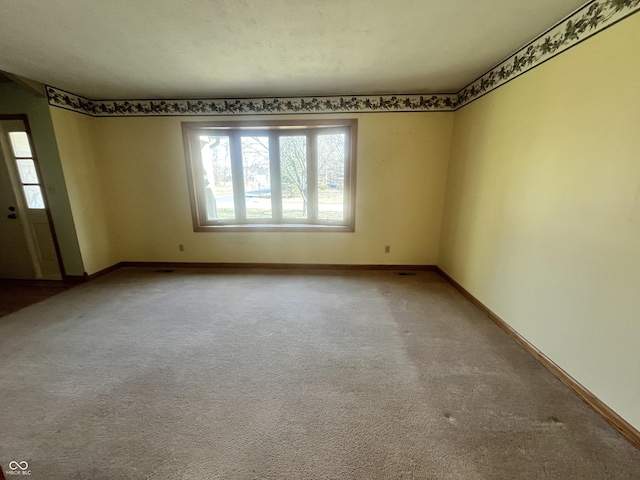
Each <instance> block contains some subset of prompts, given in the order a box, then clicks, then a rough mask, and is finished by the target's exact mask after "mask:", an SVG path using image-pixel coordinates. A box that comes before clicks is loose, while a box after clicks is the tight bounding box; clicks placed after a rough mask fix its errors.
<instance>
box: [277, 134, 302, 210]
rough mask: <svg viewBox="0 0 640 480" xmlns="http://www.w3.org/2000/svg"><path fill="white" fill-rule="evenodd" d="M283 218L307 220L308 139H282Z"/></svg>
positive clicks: (299, 137) (296, 137)
mask: <svg viewBox="0 0 640 480" xmlns="http://www.w3.org/2000/svg"><path fill="white" fill-rule="evenodd" d="M280 172H281V181H282V216H283V218H291V219H293V218H307V137H306V136H304V135H298V136H281V137H280Z"/></svg>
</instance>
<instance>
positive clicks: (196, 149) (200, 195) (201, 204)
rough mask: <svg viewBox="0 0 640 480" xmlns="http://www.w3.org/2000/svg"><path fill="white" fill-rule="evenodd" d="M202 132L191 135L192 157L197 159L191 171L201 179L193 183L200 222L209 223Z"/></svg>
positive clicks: (192, 163)
mask: <svg viewBox="0 0 640 480" xmlns="http://www.w3.org/2000/svg"><path fill="white" fill-rule="evenodd" d="M200 133H201V132H198V131H195V132H192V133H191V136H190V138H191V155H192V157H193V158H195V159H196V161H195V162H191V165H190V167H191V169H192V171H193V175H194V177H195V178H198V179H201V180H200V181H195V182H193V189H194V194H195V197H196V198H197V201H196V203H197V216H198V221H199V222H206V221H207V206H206V194H205V188H204V183H203V181H202V179H204V169H203V168H202V154H201V152H200V135H199V134H200Z"/></svg>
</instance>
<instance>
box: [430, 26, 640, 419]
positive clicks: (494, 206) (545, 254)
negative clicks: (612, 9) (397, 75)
mask: <svg viewBox="0 0 640 480" xmlns="http://www.w3.org/2000/svg"><path fill="white" fill-rule="evenodd" d="M639 51H640V15H635V16H634V17H631V18H629V19H627V20H625V21H623V22H621V23H619V24H617V25H616V26H614V27H612V28H609V29H608V30H606V31H604V32H602V33H600V34H598V35H597V36H595V37H594V38H592V39H590V40H588V41H587V42H584V43H582V44H580V45H578V46H576V47H574V48H573V49H571V50H570V51H568V52H566V53H564V54H562V55H560V56H558V57H556V58H554V59H552V60H550V61H548V62H547V63H545V64H544V65H542V66H540V67H538V68H536V69H534V70H533V71H531V72H529V73H527V74H525V75H523V76H521V77H520V78H518V79H516V80H514V81H512V82H510V83H509V84H508V85H506V86H504V87H502V88H500V89H498V90H496V91H494V92H493V93H490V94H488V95H486V96H485V97H483V98H481V99H479V100H477V101H476V102H474V103H472V104H470V105H469V106H466V107H464V108H463V109H461V110H460V111H458V112H456V114H455V122H454V133H453V139H452V151H451V160H450V162H451V163H450V170H449V174H448V181H447V191H446V201H445V207H444V216H443V227H442V238H441V243H440V253H439V260H438V264H439V266H440V267H441V268H442V269H443V270H444V271H446V272H447V273H448V274H449V275H451V276H452V277H453V278H454V279H455V280H457V281H458V282H459V283H460V284H462V286H464V287H465V288H466V289H467V290H469V291H470V292H471V293H472V294H473V295H474V296H476V297H477V298H478V299H479V300H480V301H481V302H483V303H484V304H485V305H487V307H489V308H490V309H491V310H492V311H494V312H495V313H496V314H497V315H499V316H500V317H501V318H502V319H504V320H505V321H506V322H507V323H509V324H510V325H511V326H512V327H513V328H514V329H515V330H516V331H518V332H519V333H520V334H522V335H523V336H524V337H525V338H527V339H528V340H529V341H530V342H532V343H533V344H534V345H535V346H536V347H538V348H539V349H540V350H542V351H543V352H544V353H545V354H546V355H547V356H548V357H550V358H551V359H552V360H553V361H554V362H556V363H557V364H558V365H560V366H561V367H562V368H563V369H564V370H565V371H567V372H568V373H569V374H570V375H572V376H573V377H574V378H575V379H576V380H578V381H579V382H580V383H581V384H583V385H584V386H585V387H586V388H587V389H589V390H590V391H592V392H593V393H594V394H595V395H596V396H597V397H599V398H600V399H601V400H602V401H604V402H605V403H606V404H607V405H609V406H610V407H611V408H613V409H614V410H615V411H616V412H618V413H619V414H620V415H622V416H623V417H624V418H625V419H626V420H627V421H629V422H630V423H631V424H632V425H634V426H635V427H636V428H638V429H640V408H639V406H638V405H639V403H638V402H639V399H640V354H639V353H638V352H639V351H640V349H639V347H638V342H639V341H640V113H639V112H640V88H639V87H638V86H639V85H640V56H639V55H638V52H639Z"/></svg>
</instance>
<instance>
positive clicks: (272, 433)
mask: <svg viewBox="0 0 640 480" xmlns="http://www.w3.org/2000/svg"><path fill="white" fill-rule="evenodd" d="M0 407H1V408H0V464H1V465H2V467H3V469H4V470H8V464H9V463H10V462H12V461H15V462H21V461H26V462H28V464H29V470H30V471H31V476H30V478H32V479H34V480H38V479H46V480H56V479H65V480H66V479H91V480H99V479H104V480H107V479H108V480H115V479H124V478H127V479H129V478H130V479H138V478H148V479H251V480H257V479H290V480H303V479H371V480H374V479H407V480H408V479H509V480H511V479H539V478H554V479H556V478H557V479H563V480H567V479H581V480H584V479H598V480H602V479H638V478H640V451H638V450H636V449H635V448H634V447H633V446H632V445H631V444H629V443H628V442H627V441H626V440H625V439H624V438H623V437H621V436H620V435H619V434H618V433H617V432H616V431H615V430H614V429H613V428H612V427H610V426H609V425H608V424H607V423H606V422H605V421H604V420H603V419H602V418H601V417H599V416H598V415H597V414H596V413H594V412H593V411H592V410H591V409H590V408H589V407H588V406H586V405H585V404H584V403H583V402H582V401H581V400H580V399H578V398H577V397H576V396H575V395H574V394H573V393H572V392H570V391H569V390H568V389H567V388H566V387H564V386H563V385H562V384H561V383H560V382H559V381H558V380H557V379H555V378H554V377H553V376H552V375H551V374H549V373H548V372H547V371H546V370H544V369H543V368H542V367H541V366H540V365H539V364H538V363H537V362H536V361H535V360H533V359H532V358H531V357H530V356H529V355H528V354H526V353H525V352H524V351H523V350H521V349H520V347H518V346H517V345H516V344H515V342H513V341H512V340H511V339H510V338H508V337H507V336H506V335H505V334H504V333H503V332H502V331H501V330H499V329H498V327H496V326H495V325H494V324H492V323H491V322H490V321H489V320H488V319H487V318H486V317H485V316H483V315H482V314H481V313H480V312H479V311H478V310H477V309H476V308H475V307H473V306H472V305H471V304H470V303H468V302H467V301H466V300H464V299H463V298H462V297H461V295H460V294H459V293H458V292H456V291H455V290H454V289H453V288H452V287H451V286H450V285H448V284H447V283H446V282H445V281H444V280H443V279H441V278H440V277H439V276H438V275H437V274H435V273H431V272H418V273H416V275H408V276H400V275H398V274H397V272H384V271H377V272H376V271H368V272H353V271H291V270H231V269H230V270H205V269H201V270H176V271H174V272H171V273H169V272H157V271H155V270H153V269H121V270H118V271H116V272H114V273H111V274H109V275H107V276H105V277H102V278H100V279H98V280H95V281H93V282H90V283H88V284H84V285H80V286H78V287H75V288H73V289H71V290H67V291H65V292H63V293H61V294H59V295H57V296H55V297H52V298H49V299H47V300H45V301H43V302H41V303H38V304H36V305H32V306H30V307H28V308H26V309H23V310H21V311H19V312H16V313H13V314H11V315H9V316H7V317H4V318H2V319H1V320H0ZM14 465H15V464H14Z"/></svg>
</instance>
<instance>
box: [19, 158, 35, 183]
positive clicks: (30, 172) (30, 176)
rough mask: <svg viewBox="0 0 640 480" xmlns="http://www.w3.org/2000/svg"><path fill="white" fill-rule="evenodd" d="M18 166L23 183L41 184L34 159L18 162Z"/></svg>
mask: <svg viewBox="0 0 640 480" xmlns="http://www.w3.org/2000/svg"><path fill="white" fill-rule="evenodd" d="M16 163H17V164H18V172H20V181H21V182H22V183H39V182H38V173H37V172H36V166H35V164H34V163H33V160H32V159H30V158H29V159H21V160H16Z"/></svg>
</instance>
